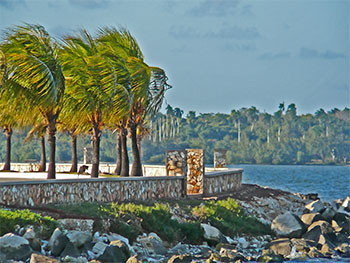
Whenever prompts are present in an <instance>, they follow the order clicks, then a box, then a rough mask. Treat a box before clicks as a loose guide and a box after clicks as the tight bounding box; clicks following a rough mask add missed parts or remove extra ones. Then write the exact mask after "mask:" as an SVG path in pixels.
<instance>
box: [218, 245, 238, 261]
mask: <svg viewBox="0 0 350 263" xmlns="http://www.w3.org/2000/svg"><path fill="white" fill-rule="evenodd" d="M219 253H220V257H225V258H229V259H234V258H235V257H236V255H237V250H235V249H229V248H225V247H222V248H221V249H220V252H219Z"/></svg>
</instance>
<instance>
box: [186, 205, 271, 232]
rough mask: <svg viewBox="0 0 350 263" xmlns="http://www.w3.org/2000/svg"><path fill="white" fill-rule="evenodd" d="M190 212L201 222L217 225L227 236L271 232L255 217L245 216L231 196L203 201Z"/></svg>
mask: <svg viewBox="0 0 350 263" xmlns="http://www.w3.org/2000/svg"><path fill="white" fill-rule="evenodd" d="M192 214H193V215H195V216H197V217H198V218H199V219H200V220H201V221H202V222H203V221H204V222H207V223H210V224H211V225H212V226H215V227H217V228H218V229H219V230H220V231H221V232H222V233H224V234H225V235H228V236H234V235H237V234H248V235H266V234H269V235H271V234H272V231H271V229H270V227H269V226H268V225H265V224H263V223H261V222H260V221H258V220H257V219H256V218H253V217H249V216H246V215H245V214H244V212H243V210H241V208H240V206H239V204H238V203H237V201H236V200H234V199H232V198H227V199H226V200H219V201H207V202H204V203H202V204H201V205H199V206H195V207H193V209H192Z"/></svg>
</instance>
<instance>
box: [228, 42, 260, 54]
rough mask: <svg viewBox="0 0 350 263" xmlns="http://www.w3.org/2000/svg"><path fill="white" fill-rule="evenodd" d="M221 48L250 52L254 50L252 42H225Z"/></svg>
mask: <svg viewBox="0 0 350 263" xmlns="http://www.w3.org/2000/svg"><path fill="white" fill-rule="evenodd" d="M223 48H224V49H225V50H228V51H245V52H251V51H255V50H256V46H255V44H254V43H244V44H239V43H226V44H225V45H224V46H223Z"/></svg>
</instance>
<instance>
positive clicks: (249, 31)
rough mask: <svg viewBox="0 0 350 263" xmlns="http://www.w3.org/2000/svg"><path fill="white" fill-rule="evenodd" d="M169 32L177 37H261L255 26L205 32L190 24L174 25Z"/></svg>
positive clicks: (239, 38) (238, 38)
mask: <svg viewBox="0 0 350 263" xmlns="http://www.w3.org/2000/svg"><path fill="white" fill-rule="evenodd" d="M169 34H170V35H171V36H172V37H175V38H212V39H237V40H254V39H257V38H260V37H261V35H260V33H259V31H258V30H257V29H256V28H255V27H247V28H241V27H237V26H231V27H222V28H219V29H216V30H207V31H205V32H201V31H199V30H198V29H195V28H193V27H190V26H172V27H171V28H170V31H169Z"/></svg>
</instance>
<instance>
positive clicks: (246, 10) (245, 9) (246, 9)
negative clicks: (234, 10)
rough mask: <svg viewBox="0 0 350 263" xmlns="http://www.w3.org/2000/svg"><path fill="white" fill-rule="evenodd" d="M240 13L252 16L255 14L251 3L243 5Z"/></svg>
mask: <svg viewBox="0 0 350 263" xmlns="http://www.w3.org/2000/svg"><path fill="white" fill-rule="evenodd" d="M240 15H242V16H252V15H253V12H252V6H251V5H244V6H242V8H241V12H240Z"/></svg>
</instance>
